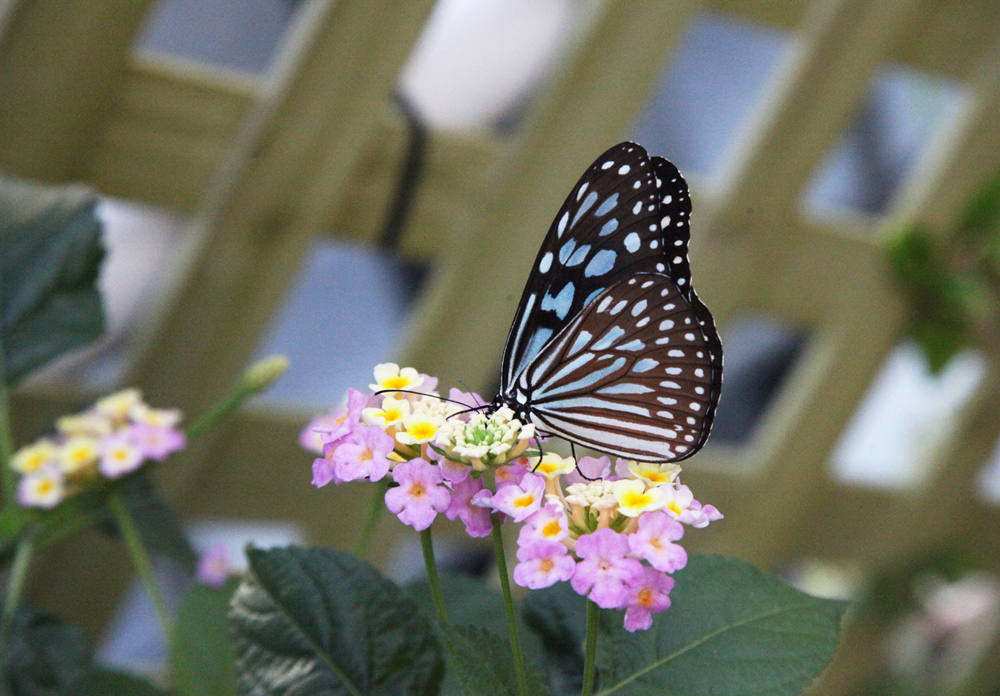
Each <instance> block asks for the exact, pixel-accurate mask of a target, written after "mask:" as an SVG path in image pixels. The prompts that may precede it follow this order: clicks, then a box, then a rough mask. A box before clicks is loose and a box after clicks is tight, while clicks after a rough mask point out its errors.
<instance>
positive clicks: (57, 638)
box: [6, 607, 90, 696]
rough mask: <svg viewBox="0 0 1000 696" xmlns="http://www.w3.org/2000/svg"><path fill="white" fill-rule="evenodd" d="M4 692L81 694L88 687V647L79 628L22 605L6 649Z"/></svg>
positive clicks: (20, 695) (16, 695)
mask: <svg viewBox="0 0 1000 696" xmlns="http://www.w3.org/2000/svg"><path fill="white" fill-rule="evenodd" d="M8 659H9V669H10V671H9V674H8V675H7V676H8V679H9V681H8V686H9V689H7V690H6V691H7V692H8V693H10V694H12V696H53V695H54V694H60V695H61V696H62V695H65V696H76V695H80V696H84V695H85V694H87V692H88V690H89V684H88V678H89V675H90V650H89V649H88V647H87V643H86V641H85V640H84V638H83V634H82V633H81V632H80V630H79V629H78V628H77V627H76V626H73V625H72V624H69V623H66V622H65V621H63V620H61V619H59V618H56V617H54V616H49V615H47V614H42V613H39V612H36V611H33V610H31V609H27V608H24V607H22V608H21V609H20V610H19V611H18V613H17V616H16V617H15V619H14V623H13V626H12V631H11V636H10V648H9V650H8Z"/></svg>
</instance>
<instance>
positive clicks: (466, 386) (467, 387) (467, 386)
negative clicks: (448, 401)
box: [458, 380, 488, 408]
mask: <svg viewBox="0 0 1000 696" xmlns="http://www.w3.org/2000/svg"><path fill="white" fill-rule="evenodd" d="M458 383H459V384H461V385H462V386H463V387H465V391H467V392H469V394H470V395H471V396H476V392H474V391H472V390H471V389H469V385H468V384H466V383H465V382H463V381H462V380H458ZM487 405H488V404H483V406H487ZM480 408H482V407H480Z"/></svg>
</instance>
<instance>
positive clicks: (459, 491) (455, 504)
mask: <svg viewBox="0 0 1000 696" xmlns="http://www.w3.org/2000/svg"><path fill="white" fill-rule="evenodd" d="M482 490H483V482H482V480H480V479H474V478H472V477H469V476H467V477H466V478H465V479H463V480H461V481H459V482H457V483H455V482H453V483H452V484H451V503H449V505H448V509H447V510H445V513H444V514H445V516H446V517H447V518H448V519H449V520H454V519H461V520H462V522H464V523H465V531H466V532H467V533H468V535H469V536H471V537H475V538H480V537H484V536H489V534H490V532H491V531H492V530H493V525H492V524H491V523H490V511H489V509H487V508H484V507H480V506H478V505H473V504H472V499H473V498H474V497H475V495H476V494H477V493H479V492H480V491H482Z"/></svg>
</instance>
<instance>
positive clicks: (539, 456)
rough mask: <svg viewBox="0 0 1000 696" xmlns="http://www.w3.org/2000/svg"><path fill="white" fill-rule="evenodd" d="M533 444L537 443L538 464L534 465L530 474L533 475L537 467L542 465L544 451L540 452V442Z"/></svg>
mask: <svg viewBox="0 0 1000 696" xmlns="http://www.w3.org/2000/svg"><path fill="white" fill-rule="evenodd" d="M535 442H536V443H538V463H537V464H535V466H534V468H533V469H532V470H531V473H535V471H536V470H537V469H538V467H540V466H541V465H542V460H543V459H544V458H545V451H544V450H542V441H541V440H535Z"/></svg>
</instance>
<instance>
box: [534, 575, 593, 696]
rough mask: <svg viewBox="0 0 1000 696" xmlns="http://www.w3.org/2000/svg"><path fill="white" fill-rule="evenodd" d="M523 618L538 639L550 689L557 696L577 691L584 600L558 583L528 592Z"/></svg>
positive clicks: (580, 679) (571, 695) (572, 695)
mask: <svg viewBox="0 0 1000 696" xmlns="http://www.w3.org/2000/svg"><path fill="white" fill-rule="evenodd" d="M524 619H525V623H527V625H528V627H529V628H531V630H532V631H533V632H534V633H535V634H536V635H537V636H538V637H539V639H540V641H541V651H540V662H541V667H542V671H543V672H544V673H545V675H546V677H547V678H548V682H549V690H550V691H551V692H552V693H553V694H555V695H556V696H575V694H578V693H580V689H581V688H582V687H583V642H584V639H585V637H586V624H587V600H586V599H584V598H583V597H581V596H580V595H578V594H577V593H576V592H574V591H573V588H571V587H570V586H569V584H568V583H565V582H560V583H557V584H555V585H553V586H552V587H547V588H545V589H544V590H535V591H533V592H529V593H528V595H527V596H526V597H525V598H524Z"/></svg>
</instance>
